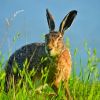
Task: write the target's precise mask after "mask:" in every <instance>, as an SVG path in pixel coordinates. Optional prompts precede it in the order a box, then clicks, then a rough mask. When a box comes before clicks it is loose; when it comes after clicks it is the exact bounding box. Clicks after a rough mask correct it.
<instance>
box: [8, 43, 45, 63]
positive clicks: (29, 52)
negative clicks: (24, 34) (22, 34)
mask: <svg viewBox="0 0 100 100" xmlns="http://www.w3.org/2000/svg"><path fill="white" fill-rule="evenodd" d="M43 55H46V53H45V44H44V43H31V44H27V45H25V46H22V47H21V48H20V49H18V50H16V51H15V52H14V53H13V54H12V55H11V56H10V58H9V61H8V63H12V62H13V61H14V60H15V61H16V62H18V63H22V62H24V61H25V59H26V58H27V59H30V58H31V57H32V59H35V58H37V57H40V56H43Z"/></svg>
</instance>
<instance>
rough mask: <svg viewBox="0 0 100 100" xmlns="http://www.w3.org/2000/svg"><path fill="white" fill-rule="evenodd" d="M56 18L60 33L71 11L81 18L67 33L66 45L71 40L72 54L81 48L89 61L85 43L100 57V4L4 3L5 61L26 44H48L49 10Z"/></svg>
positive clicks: (0, 40)
mask: <svg viewBox="0 0 100 100" xmlns="http://www.w3.org/2000/svg"><path fill="white" fill-rule="evenodd" d="M47 8H48V9H49V11H50V13H51V14H52V15H53V17H54V20H55V24H56V30H58V29H59V25H60V23H61V21H62V20H63V18H64V17H65V15H66V14H67V13H68V12H69V11H71V10H77V11H78V14H77V16H76V18H75V20H74V22H73V24H72V26H71V27H70V28H69V29H68V30H66V31H65V34H64V41H65V42H66V39H67V38H68V39H69V40H70V47H71V53H72V56H73V53H74V50H75V48H78V51H79V57H81V58H83V59H85V58H86V52H85V50H84V42H87V44H88V48H90V49H91V51H92V50H93V49H94V48H96V49H97V56H98V57H100V32H99V31H100V30H99V29H100V11H99V10H100V0H88V1H87V0H2V1H1V0H0V51H2V53H3V55H4V56H5V59H8V56H7V55H8V54H9V52H10V53H13V52H14V51H15V50H17V49H19V48H20V47H21V46H23V45H25V44H29V43H32V42H44V35H45V34H46V33H48V32H49V28H48V24H47V19H46V9H47Z"/></svg>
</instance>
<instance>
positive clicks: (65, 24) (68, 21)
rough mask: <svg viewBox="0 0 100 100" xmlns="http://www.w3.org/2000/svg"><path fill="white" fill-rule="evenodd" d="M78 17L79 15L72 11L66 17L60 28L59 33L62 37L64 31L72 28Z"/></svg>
mask: <svg viewBox="0 0 100 100" xmlns="http://www.w3.org/2000/svg"><path fill="white" fill-rule="evenodd" d="M76 15H77V11H76V10H72V11H70V12H69V13H68V14H67V15H66V16H65V17H64V19H63V20H62V22H61V24H60V27H59V31H60V32H61V33H62V35H63V33H64V31H65V30H66V29H68V28H69V27H70V26H71V24H72V22H73V20H74V18H75V16H76Z"/></svg>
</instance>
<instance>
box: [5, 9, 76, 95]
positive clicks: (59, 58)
mask: <svg viewBox="0 0 100 100" xmlns="http://www.w3.org/2000/svg"><path fill="white" fill-rule="evenodd" d="M46 15H47V21H48V25H49V29H50V32H49V33H48V34H46V35H45V43H32V44H28V45H25V46H23V47H22V48H20V49H19V50H17V51H16V52H15V53H14V54H12V55H11V57H10V58H9V60H8V63H7V66H6V90H7V91H8V90H9V84H10V78H11V77H12V76H14V79H15V80H17V79H18V75H17V74H18V73H17V74H15V73H14V72H13V66H14V62H16V63H17V65H18V68H19V69H21V70H22V69H23V63H24V62H25V60H26V59H27V60H28V62H29V63H28V70H29V71H30V70H32V69H35V70H36V75H35V77H38V78H40V77H41V70H42V69H44V68H45V66H49V65H48V64H50V63H52V62H51V61H52V59H54V58H55V59H54V64H53V65H54V66H53V65H52V64H51V65H52V66H50V67H49V73H48V78H47V83H48V84H49V85H51V86H52V87H53V89H54V90H55V91H56V92H57V90H58V88H59V84H60V82H61V81H63V82H64V83H65V84H66V86H65V88H66V93H67V95H69V91H68V89H67V88H68V86H67V82H68V79H69V77H70V72H71V64H72V61H71V55H70V51H69V49H68V48H67V47H66V46H65V45H64V43H63V35H64V31H65V30H66V29H68V28H69V27H70V26H71V24H72V22H73V19H74V18H75V16H76V15H77V11H76V10H72V11H70V12H69V13H68V14H67V15H66V16H65V18H64V19H63V21H62V22H61V24H60V28H59V31H58V32H55V31H54V29H55V23H54V19H53V17H52V15H51V14H50V12H49V11H48V10H46ZM45 57H46V58H47V61H44V62H43V63H40V62H41V59H42V58H45Z"/></svg>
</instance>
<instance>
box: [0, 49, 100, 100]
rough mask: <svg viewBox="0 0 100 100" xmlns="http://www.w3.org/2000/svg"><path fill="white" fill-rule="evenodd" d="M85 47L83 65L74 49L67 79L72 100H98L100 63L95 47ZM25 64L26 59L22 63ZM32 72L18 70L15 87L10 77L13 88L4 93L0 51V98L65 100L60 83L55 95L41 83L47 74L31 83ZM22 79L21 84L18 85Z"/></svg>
mask: <svg viewBox="0 0 100 100" xmlns="http://www.w3.org/2000/svg"><path fill="white" fill-rule="evenodd" d="M85 49H86V53H87V62H86V64H85V65H83V63H82V59H81V58H80V62H79V63H77V59H76V57H77V55H78V49H75V51H74V57H73V66H72V68H73V69H72V73H71V77H70V79H69V89H70V93H71V96H72V97H73V99H74V100H100V71H99V70H100V69H99V67H98V66H99V65H100V59H99V58H98V57H97V55H96V49H94V50H93V51H92V52H91V51H90V50H89V49H88V48H85ZM26 64H27V60H26V61H25V63H24V65H26ZM77 65H78V66H77ZM77 67H80V69H79V72H78V73H79V74H77V71H76V69H77ZM15 71H16V70H15ZM34 73H35V72H34V71H31V72H30V73H28V72H27V71H26V70H25V69H23V71H20V75H21V77H22V78H21V79H20V80H19V82H18V84H17V85H16V87H15V86H14V81H13V78H12V81H11V84H12V86H13V88H11V89H10V90H9V92H8V93H6V92H5V91H4V82H5V71H4V57H3V55H2V53H1V52H0V100H65V95H64V89H63V87H62V85H61V86H60V87H59V92H58V96H55V93H54V91H53V89H52V88H51V87H50V86H48V85H47V84H46V83H45V82H44V84H43V83H42V79H43V78H44V77H46V75H47V74H44V73H43V75H42V78H41V79H40V80H37V81H35V82H34V83H33V82H32V80H31V78H30V76H31V75H34ZM23 77H24V79H23ZM22 81H23V85H22V87H20V85H21V82H22ZM41 86H42V88H41ZM43 86H44V88H43ZM40 88H41V89H40ZM51 95H52V96H51Z"/></svg>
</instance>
